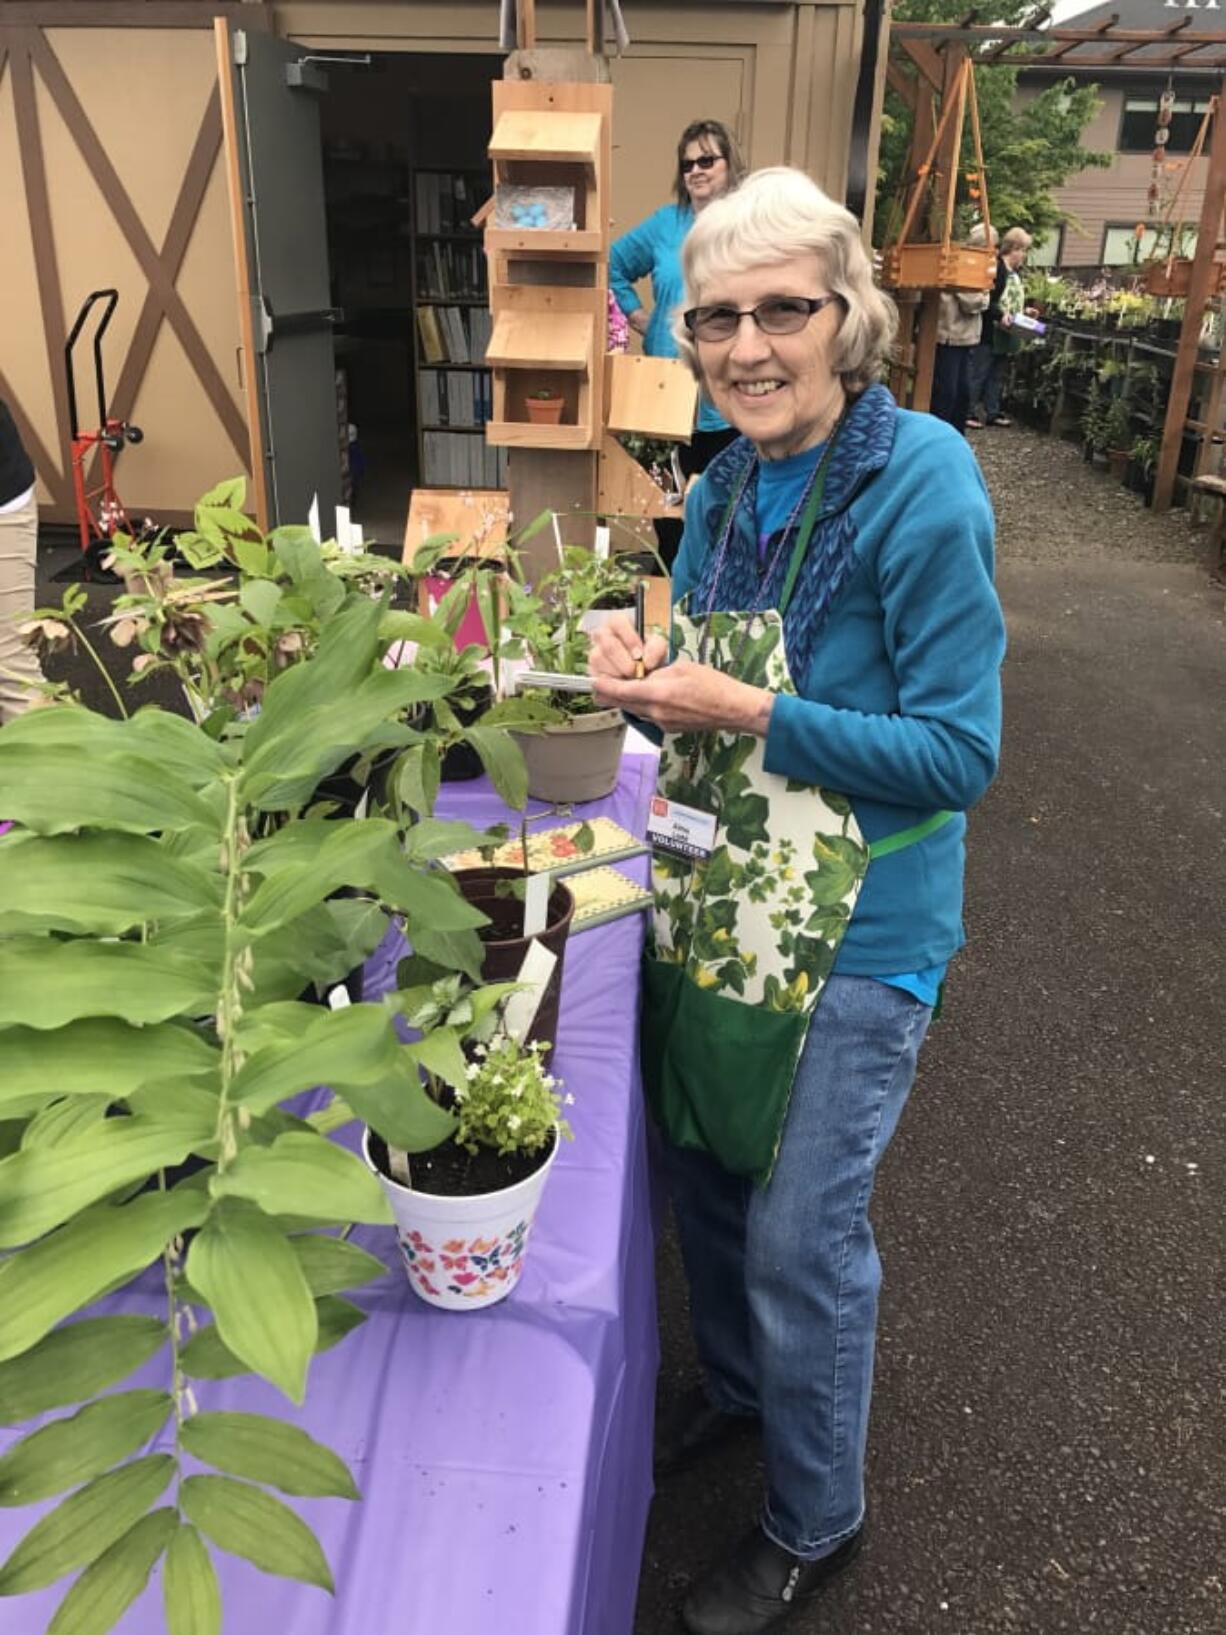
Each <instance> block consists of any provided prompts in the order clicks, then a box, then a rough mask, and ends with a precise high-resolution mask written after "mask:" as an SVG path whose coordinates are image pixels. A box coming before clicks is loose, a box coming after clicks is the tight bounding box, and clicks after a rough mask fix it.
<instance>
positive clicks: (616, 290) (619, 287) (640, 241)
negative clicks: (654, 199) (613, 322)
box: [609, 211, 659, 317]
mask: <svg viewBox="0 0 1226 1635" xmlns="http://www.w3.org/2000/svg"><path fill="white" fill-rule="evenodd" d="M658 216H659V212H658V211H657V212H656V213H655V214H654V215H650V216H648V217H647V220H646V221H641V222H639V224H638V226H637V227H632V228H631V229H630V231H629V232H628V233H623V234H622V235H621V237H620V238H615V239H614V240H613V245H612V248H611V249H610V251H609V284H610V286H611V287H612V290H613V298H614V300H615V301H616V302H617V304H618V306H619V307H620V308H621V309H622V311H623V312H624V313H625V314H626V316H627V317H629V316H630V314H631V313H632V312H637V311H638V309H639V308H640V307H641V306H642V304H643V303H642V301H641V300H640V299H639V295H638V291H637V290H636V289H635V287H634V286H635V285H636V284H637V283H638V281H639V279H640V278H646V277H647V275H648V273H650V272H651V271H652V269H653V268H654V266H655V264H656V249H657V243H658V239H659V221H658Z"/></svg>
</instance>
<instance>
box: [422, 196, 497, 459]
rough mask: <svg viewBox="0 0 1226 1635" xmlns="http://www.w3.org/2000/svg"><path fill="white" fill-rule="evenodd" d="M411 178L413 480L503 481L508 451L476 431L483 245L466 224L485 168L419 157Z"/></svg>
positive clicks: (486, 406) (485, 393)
mask: <svg viewBox="0 0 1226 1635" xmlns="http://www.w3.org/2000/svg"><path fill="white" fill-rule="evenodd" d="M410 184H411V185H410V202H411V209H412V225H413V265H412V303H413V380H414V393H415V399H416V404H417V438H418V448H417V454H418V458H417V469H418V473H419V482H420V485H421V486H422V487H423V488H501V487H502V486H503V484H504V483H505V481H506V455H505V453H504V451H503V450H501V449H496V448H492V447H487V446H486V442H485V438H484V436H483V435H481V434H482V433H483V432H484V427H485V424H486V422H487V421H488V420H489V419H490V417H491V415H492V412H493V389H492V379H491V374H490V371H489V370H488V369H487V368H485V367H484V363H483V360H484V357H485V349H486V347H487V346H488V344H489V340H490V335H491V324H490V315H489V310H488V303H489V295H488V281H487V276H486V258H485V245H484V241H483V239H482V235H481V233H480V231H479V230H478V229H477V228H475V227H472V226H470V225H469V223H470V221H471V218H472V216H473V215H474V214H475V212H476V211H477V210H478V209H479V208H480V206H481V205H482V204H483V203H484V202H485V200H486V198H487V197H488V196H489V191H490V176H489V170H488V169H487V168H482V169H470V168H460V167H451V168H441V167H435V166H427V165H419V166H417V167H415V168H414V170H413V171H412V173H411V177H410Z"/></svg>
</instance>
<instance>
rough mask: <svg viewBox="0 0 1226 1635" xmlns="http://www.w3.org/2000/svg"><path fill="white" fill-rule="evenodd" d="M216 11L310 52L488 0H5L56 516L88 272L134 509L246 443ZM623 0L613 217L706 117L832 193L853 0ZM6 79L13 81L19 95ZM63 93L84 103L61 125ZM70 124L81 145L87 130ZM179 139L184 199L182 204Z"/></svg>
mask: <svg viewBox="0 0 1226 1635" xmlns="http://www.w3.org/2000/svg"><path fill="white" fill-rule="evenodd" d="M10 7H11V8H12V9H10ZM217 10H226V11H228V12H230V14H231V16H232V19H234V20H236V21H238V22H247V23H249V25H250V26H256V27H258V26H262V24H263V22H264V20H265V18H267V21H268V22H269V24H270V25H271V27H272V28H273V29H274V31H275V32H276V33H278V34H280V35H282V36H284V37H287V38H291V39H294V40H296V41H300V42H302V43H304V44H310V45H313V46H318V47H319V48H321V49H323V50H327V49H338V50H339V49H343V50H371V51H398V52H429V53H439V52H452V53H479V54H489V53H491V52H497V41H496V37H495V27H496V17H497V7H496V5H495V4H494V3H493V0H450V3H448V4H424V3H423V4H418V3H415V0H399V3H390V0H389V3H381V0H278V3H276V4H272V5H269V6H267V7H265V6H262V5H260V4H250V5H237V4H226V3H224V0H222V3H219V4H209V3H207V0H201V3H199V4H198V3H197V0H179V3H178V4H177V5H176V6H175V7H174V8H173V11H174V15H175V19H176V21H177V22H179V26H166V27H156V28H153V27H148V26H137V25H140V24H142V23H144V22H145V20H146V19H147V17H148V12H147V11H146V10H145V8H144V7H143V6H142V5H141V4H139V3H138V0H131V3H127V4H125V3H124V0H118V3H116V0H108V3H106V4H103V3H102V0H97V6H96V11H95V0H75V3H74V4H71V5H67V4H59V5H52V4H47V5H38V4H31V3H29V0H25V3H22V4H21V5H20V7H18V5H17V3H16V0H0V219H3V220H4V222H5V229H6V230H5V300H4V302H3V303H0V395H4V396H5V397H6V398H8V399H9V400H10V401H11V402H12V403H13V404H14V406H15V408H16V409H17V410H18V413H19V422H20V423H21V424H23V426H24V428H25V430H26V433H27V437H28V440H29V441H30V443H31V452H32V453H33V454H34V455H35V459H36V464H37V466H38V470H39V484H40V488H39V493H40V500H41V502H42V505H43V507H44V510H45V513H46V515H47V516H48V517H51V518H55V519H57V520H70V519H71V517H72V516H73V506H72V499H71V489H70V466H69V459H68V448H67V442H68V432H67V413H66V406H65V393H64V387H63V378H62V376H63V371H62V349H63V341H64V337H65V335H66V333H67V329H68V327H69V326H70V325H71V323H72V320H73V318H74V316H75V314H76V311H77V308H78V306H79V304H80V301H81V299H82V298H83V296H84V295H86V294H88V293H89V292H90V291H91V290H93V289H96V288H101V287H109V286H114V287H115V288H117V289H118V290H119V292H120V305H119V309H118V313H117V315H116V318H115V321H114V322H113V323H112V325H111V328H110V331H109V332H108V335H107V340H106V352H105V356H106V363H107V372H108V384H109V386H110V388H111V392H112V396H115V394H116V389H117V388H120V387H124V386H125V385H126V387H127V388H129V389H128V390H127V391H126V393H125V392H124V391H121V392H120V393H119V396H120V401H119V402H118V403H117V404H116V405H115V406H116V408H117V409H118V410H119V412H121V413H125V414H126V415H127V417H128V418H129V419H131V420H133V421H135V422H136V423H137V424H139V425H141V426H142V428H143V430H144V432H145V442H144V444H143V445H142V446H141V447H140V448H137V449H133V450H129V451H127V452H125V454H124V455H123V457H122V459H121V461H120V464H119V484H118V486H119V489H120V493H121V495H122V496H123V498H124V500H125V502H126V503H127V504H128V506H129V509H130V510H131V511H133V512H135V513H144V512H149V513H151V514H153V515H155V516H157V517H158V518H160V519H164V520H166V521H171V522H174V521H179V520H181V519H183V518H184V517H185V516H186V514H187V512H188V509H189V507H190V506H191V504H192V502H193V500H194V499H195V498H196V497H197V496H198V495H199V494H200V493H201V492H202V491H203V490H204V489H205V488H207V487H209V486H210V485H211V484H212V483H214V482H215V481H217V480H218V478H219V477H221V476H224V475H230V474H233V473H235V472H237V471H238V470H239V469H241V468H242V466H243V465H244V463H245V462H246V461H247V459H248V458H249V450H248V448H247V443H246V436H245V413H246V405H245V402H244V398H243V394H242V389H241V381H240V376H239V362H238V348H239V341H240V331H239V319H238V312H237V302H236V299H235V295H234V290H235V276H234V267H233V253H232V246H231V239H230V220H229V210H228V199H227V191H226V181H225V169H224V155H223V154H222V152H221V150H220V148H219V147H214V148H213V149H212V150H211V151H210V152H209V154H208V155H202V153H201V151H200V150H201V145H202V143H203V145H204V147H206V148H207V147H209V140H210V139H209V130H210V129H211V126H209V124H208V122H209V120H210V119H211V118H212V117H213V99H214V95H215V82H216V67H215V57H214V43H213V35H212V29H211V17H212V14H213V12H214V11H217ZM90 12H95V15H96V16H97V18H98V20H99V21H98V25H97V26H65V21H64V20H65V18H71V20H72V22H73V23H75V22H76V19H77V18H83V17H84V16H86V15H87V14H89V13H90ZM142 13H143V14H144V15H143V16H142ZM628 14H629V24H630V27H631V30H632V33H633V37H634V43H633V46H632V48H631V50H630V52H629V53H628V54H627V55H626V56H625V57H623V58H614V59H613V60H612V62H611V72H612V78H613V83H614V87H615V90H616V92H617V97H616V103H615V113H614V143H615V152H614V185H613V216H614V231H615V232H619V231H623V230H624V229H625V228H627V227H629V226H632V225H633V224H634V223H635V222H637V221H639V220H640V219H641V218H642V217H643V216H645V215H646V214H648V213H649V212H650V211H651V210H654V209H655V208H656V207H657V206H658V205H659V204H661V203H662V202H664V200H665V199H666V198H667V197H668V195H669V190H670V185H671V180H672V173H673V165H674V160H675V148H676V140H677V136H678V134H679V132H680V130H681V129H682V127H683V126H684V125H685V124H687V123H688V122H689V121H690V120H691V119H695V118H700V117H714V118H717V119H722V120H724V121H726V122H727V123H729V124H730V125H731V126H733V128H734V129H735V130H736V131H737V133H738V136H739V138H740V140H741V142H742V144H743V146H744V148H745V151H746V155H747V158H748V160H749V162H750V164H751V165H752V166H755V167H757V166H761V165H767V164H778V163H790V164H795V165H798V166H800V167H801V168H803V169H805V170H807V171H808V172H809V173H810V174H811V175H812V176H813V177H814V178H815V179H816V180H817V181H818V182H819V183H820V184H821V185H822V186H824V187H825V188H826V189H827V190H828V191H830V192H831V193H833V194H835V195H836V196H839V195H841V192H842V189H843V185H844V179H845V176H846V170H847V149H848V142H849V139H850V129H851V111H852V101H853V98H854V94H855V85H856V77H857V72H858V66H859V44H860V42H859V28H860V21H859V9H858V6H857V5H856V4H855V3H854V0H787V3H785V0H780V3H778V4H766V5H758V4H750V3H745V4H712V5H708V6H706V7H696V6H693V5H688V4H678V5H668V4H648V3H645V0H639V3H636V4H634V5H632V6H630V7H629V8H628ZM159 15H160V16H162V17H166V16H168V15H169V8H165V7H163V8H159ZM537 17H538V44H540V45H542V46H545V45H550V44H566V43H569V44H578V43H581V38H582V28H583V18H584V7H583V5H582V4H580V0H567V3H566V4H546V3H542V4H540V5H538V8H537ZM10 20H12V22H13V23H15V24H17V25H20V26H15V27H9V26H8V24H9V21H10ZM31 24H33V28H31V27H30V25H31ZM120 25H126V26H120ZM185 25H186V26H185ZM33 35H37V36H38V39H39V41H40V42H41V43H40V45H39V48H38V49H39V50H40V51H41V52H42V54H43V63H44V65H45V64H46V63H47V62H48V60H49V62H50V66H49V67H47V70H46V73H44V71H43V67H42V66H40V62H39V60H37V59H35V60H34V61H33V66H32V67H31V66H30V64H29V63H28V62H27V63H25V64H24V66H18V67H16V68H15V63H14V52H15V51H16V52H17V53H18V55H20V45H21V41H22V40H23V39H24V38H28V37H30V36H33ZM51 80H55V81H56V83H57V85H58V90H56V89H53V87H52V84H51V83H50V82H51ZM15 82H20V86H21V87H24V88H19V90H18V91H16V92H15V90H14V85H15ZM29 87H32V90H31V89H29ZM65 88H67V89H65ZM65 98H67V100H68V101H69V102H70V103H73V104H75V106H76V108H77V110H78V128H77V129H76V130H75V131H74V129H73V128H72V122H71V120H66V118H65V114H64V112H63V109H62V107H61V103H62V102H63V101H64V100H65ZM23 109H24V112H23V111H22V110H23ZM81 120H84V121H85V124H86V126H87V127H88V129H89V130H91V131H92V132H93V133H94V135H95V137H96V142H94V143H92V144H91V143H90V142H88V141H85V140H83V138H82V135H81V129H80V122H81ZM217 128H218V130H219V129H220V126H219V124H218V127H217ZM32 138H33V140H32ZM91 147H93V148H94V149H96V151H95V153H94V162H93V165H92V167H91V165H90V164H89V163H87V159H86V150H87V149H90V148H91ZM193 155H195V162H196V193H197V195H198V197H197V198H196V200H195V208H194V213H193V214H192V215H191V218H190V220H188V221H186V223H185V221H184V199H183V196H182V195H183V193H184V182H185V177H186V175H187V172H188V170H189V165H190V162H191V160H192V156H193ZM205 157H207V165H203V166H202V159H203V158H205ZM40 223H41V224H42V225H40ZM176 231H177V234H178V239H179V243H178V250H177V254H175V255H174V256H173V257H170V249H171V241H172V240H173V239H174V237H175V234H176ZM170 259H173V261H174V265H173V267H172V266H171V265H170ZM159 268H161V272H159ZM172 308H173V312H172V310H171V309H172ZM159 314H160V316H159ZM172 317H173V319H174V321H173V322H172V321H171V318H172ZM142 319H143V321H142ZM151 323H152V325H153V329H154V331H155V333H153V335H152V337H151V335H150V324H151ZM142 333H143V334H144V338H145V345H144V347H143V353H144V355H145V357H146V360H147V361H146V362H145V363H144V364H143V366H142V367H141V368H140V370H139V376H140V378H139V381H137V380H136V379H135V377H134V376H133V365H134V360H133V359H132V356H131V354H132V352H133V347H134V344H135V343H137V342H138V340H139V338H140V336H141V334H142ZM136 350H137V351H138V352H141V351H142V348H141V347H140V346H139V345H137V347H136ZM79 357H80V361H79V365H78V377H79V378H78V400H79V404H80V408H81V419H82V421H83V422H85V423H86V424H92V422H93V420H94V419H95V418H96V415H95V404H94V392H93V382H92V363H91V360H90V353H89V349H88V347H84V348H82V349H81V351H80V354H79ZM125 396H126V398H128V399H130V401H123V399H124V398H125Z"/></svg>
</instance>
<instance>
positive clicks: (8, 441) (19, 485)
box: [0, 398, 43, 818]
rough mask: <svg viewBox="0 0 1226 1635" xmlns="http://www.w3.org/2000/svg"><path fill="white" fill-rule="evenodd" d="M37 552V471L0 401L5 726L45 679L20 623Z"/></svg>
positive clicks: (0, 713)
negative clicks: (27, 644)
mask: <svg viewBox="0 0 1226 1635" xmlns="http://www.w3.org/2000/svg"><path fill="white" fill-rule="evenodd" d="M37 548H38V507H37V506H36V505H35V503H34V467H33V465H32V464H31V462H30V457H29V455H28V454H27V453H26V451H25V449H24V448H23V447H22V446H21V438H20V437H19V436H18V435H17V427H16V426H15V425H14V423H13V417H12V415H11V414H10V413H9V408H8V405H7V404H6V403H5V402H4V400H3V399H2V398H0V726H2V725H3V724H4V722H6V721H11V720H12V719H13V718H14V717H15V716H17V715H20V714H21V712H22V710H24V709H25V708H26V707H27V706H28V704H29V702H30V698H31V692H30V689H31V688H32V687H35V686H37V685H38V683H39V682H41V681H42V679H43V675H42V671H41V670H40V669H39V666H38V660H37V659H36V658H35V656H34V654H33V653H32V652H31V651H30V649H29V648H28V647H26V646H25V645H24V644H23V642H22V640H21V637H20V636H19V635H18V633H17V624H16V620H18V619H19V618H20V617H21V616H22V614H25V615H26V617H27V618H28V617H29V615H30V613H31V611H32V610H33V607H34V557H35V552H36V551H37ZM3 816H4V813H3V812H0V818H3Z"/></svg>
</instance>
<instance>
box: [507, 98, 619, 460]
mask: <svg viewBox="0 0 1226 1635" xmlns="http://www.w3.org/2000/svg"><path fill="white" fill-rule="evenodd" d="M492 92H493V113H494V134H493V136H492V137H491V139H490V145H489V155H490V162H491V164H492V166H493V176H494V197H495V200H497V197H498V189H499V187H500V186H501V185H503V184H507V183H520V184H524V185H530V186H540V187H546V186H550V187H568V188H570V189H571V191H572V194H573V197H574V201H575V208H574V227H573V228H572V229H570V230H568V231H555V230H551V229H548V228H527V227H524V228H506V227H497V226H494V225H489V226H487V227H486V232H485V244H486V250H487V254H488V259H489V269H490V280H491V287H490V311H491V313H492V315H493V323H494V327H493V333H492V335H491V337H490V344H489V347H488V348H487V350H486V354H485V356H486V361H487V363H488V364H489V365H490V368H491V370H492V372H493V415H492V418H491V419H490V421H489V423H488V425H487V428H486V437H487V439H488V441H489V442H490V443H492V444H494V445H495V446H497V447H518V448H540V449H577V450H597V449H599V448H600V443H601V435H602V425H601V422H602V419H603V407H604V365H605V333H606V326H607V320H608V270H607V269H608V254H609V239H610V234H609V219H608V218H609V203H608V201H609V177H610V174H611V160H612V138H611V124H612V109H613V93H612V87H611V86H610V85H607V84H601V83H595V82H593V83H590V84H587V83H585V84H570V83H560V82H552V81H523V80H498V81H495V83H494V85H493V87H492ZM492 220H493V217H491V223H492ZM542 387H550V388H552V389H554V390H555V391H558V392H559V393H560V394H561V396H562V399H563V410H562V422H561V424H559V425H556V426H550V425H538V424H537V423H535V422H533V421H530V420H529V419H528V411H527V405H526V399H527V397H528V395H529V394H530V393H531V392H533V391H535V390H537V389H538V388H542Z"/></svg>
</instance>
